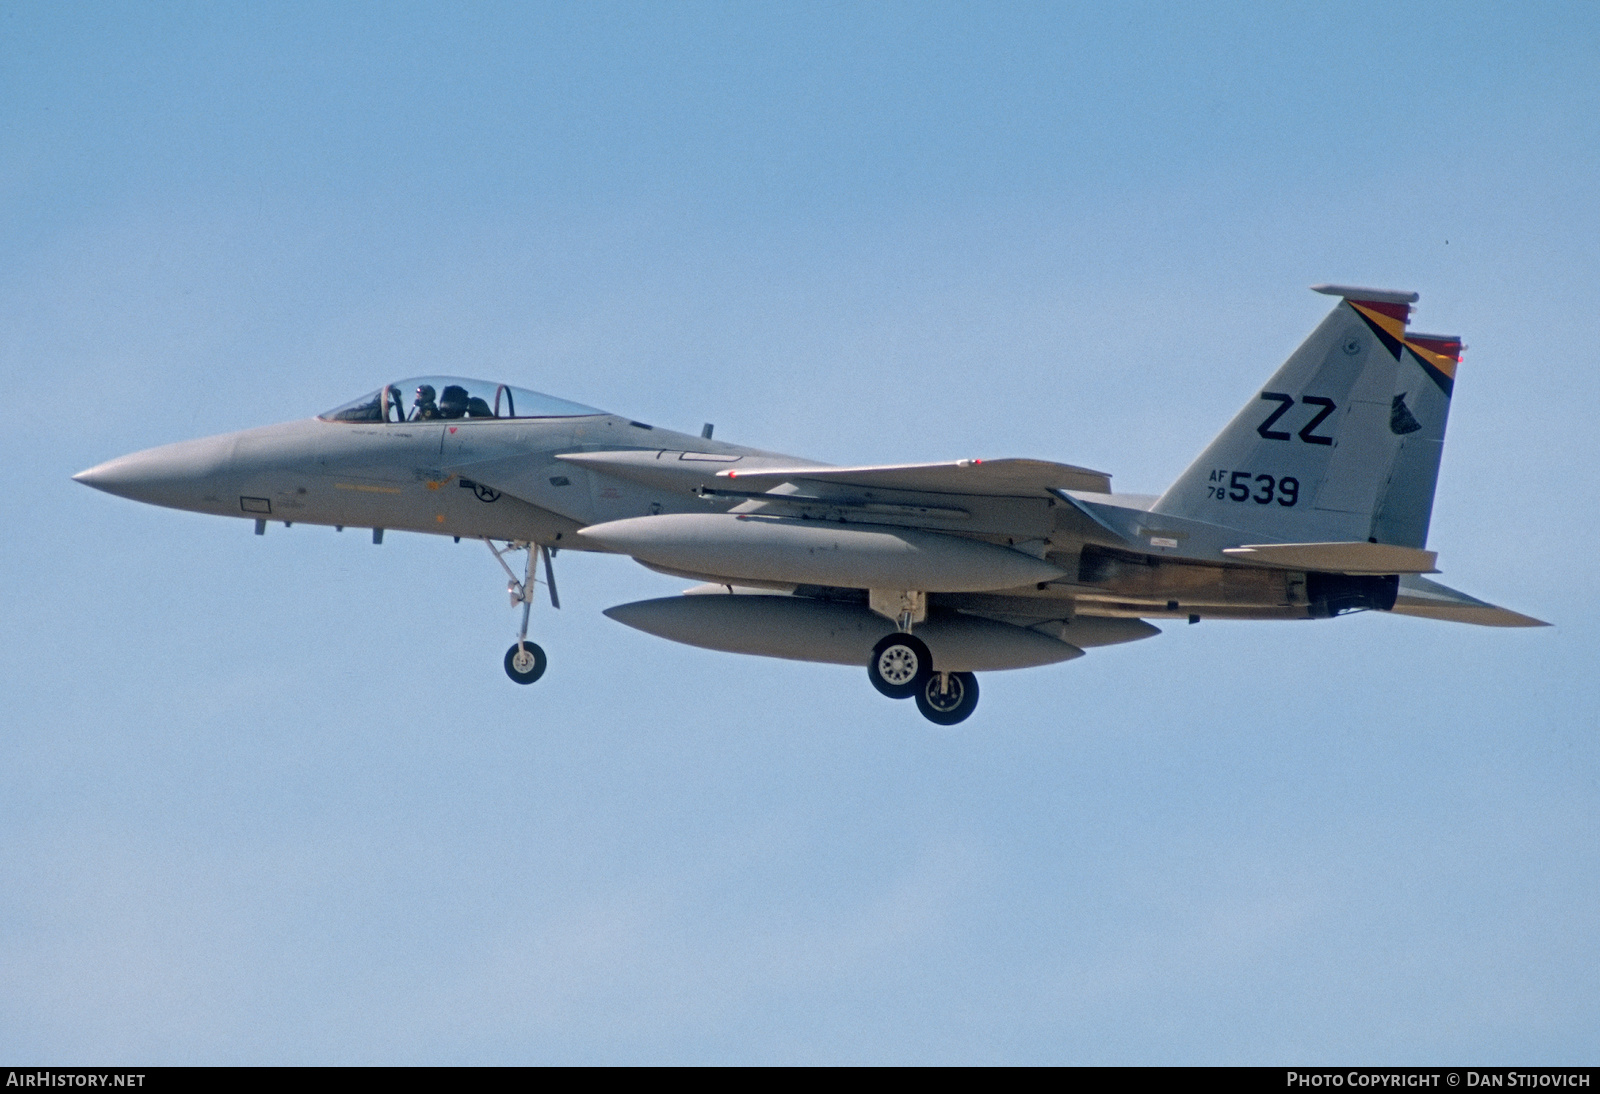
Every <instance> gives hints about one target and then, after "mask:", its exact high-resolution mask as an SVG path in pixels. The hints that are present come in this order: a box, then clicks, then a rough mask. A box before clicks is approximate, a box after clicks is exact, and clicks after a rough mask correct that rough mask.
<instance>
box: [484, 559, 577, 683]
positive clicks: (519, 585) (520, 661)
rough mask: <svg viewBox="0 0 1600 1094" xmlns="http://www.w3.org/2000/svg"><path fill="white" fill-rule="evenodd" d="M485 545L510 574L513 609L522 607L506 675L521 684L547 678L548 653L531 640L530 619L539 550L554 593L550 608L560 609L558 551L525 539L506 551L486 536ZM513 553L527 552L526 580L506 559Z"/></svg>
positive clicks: (551, 594)
mask: <svg viewBox="0 0 1600 1094" xmlns="http://www.w3.org/2000/svg"><path fill="white" fill-rule="evenodd" d="M483 542H484V543H485V544H487V545H488V548H489V550H490V551H491V552H493V554H494V558H495V561H496V562H498V563H500V568H501V569H502V570H504V571H505V572H506V576H507V577H508V578H510V579H511V580H510V581H509V582H507V584H506V592H507V593H508V594H509V595H510V597H511V606H512V607H513V608H515V607H516V606H517V605H518V604H521V605H522V627H521V629H520V630H518V631H517V641H516V644H515V645H513V646H512V647H511V648H510V649H509V650H507V651H506V662H505V664H506V675H507V676H509V677H511V679H513V680H515V681H516V682H517V683H519V684H531V683H533V682H534V681H535V680H537V679H539V677H541V676H543V675H544V670H545V666H546V664H547V660H546V658H545V655H544V650H542V649H540V648H539V645H538V643H536V642H529V641H528V618H529V616H530V615H531V614H532V612H533V587H534V585H536V584H538V579H537V578H535V577H534V570H535V567H536V563H535V561H534V560H535V557H536V556H535V554H534V548H535V546H537V547H538V556H537V557H540V558H543V559H544V584H545V587H546V588H547V589H549V590H550V606H551V607H552V608H556V609H558V610H559V609H560V607H561V597H560V596H559V595H558V594H557V593H556V572H555V567H554V565H553V564H552V563H551V561H550V558H551V555H553V554H554V553H555V552H554V551H552V550H550V548H548V547H545V546H544V545H543V544H537V545H536V544H533V543H529V542H527V541H525V540H513V541H510V542H508V543H507V544H506V545H505V548H504V549H501V548H499V547H496V546H495V545H494V541H493V540H491V539H489V537H487V536H485V537H484V539H483ZM513 551H527V552H528V563H527V566H526V567H525V568H524V570H523V575H522V580H521V581H518V580H517V572H516V571H515V570H513V569H512V568H511V566H510V564H509V563H507V562H506V558H505V556H506V555H508V554H510V553H511V552H513Z"/></svg>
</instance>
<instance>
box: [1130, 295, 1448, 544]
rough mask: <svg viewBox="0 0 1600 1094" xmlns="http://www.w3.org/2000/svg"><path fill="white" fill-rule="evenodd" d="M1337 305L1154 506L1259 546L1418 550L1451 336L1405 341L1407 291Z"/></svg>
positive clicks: (1444, 406) (1423, 538) (1441, 420)
mask: <svg viewBox="0 0 1600 1094" xmlns="http://www.w3.org/2000/svg"><path fill="white" fill-rule="evenodd" d="M1314 289H1315V291H1317V292H1320V293H1326V294H1328V295H1330V296H1338V297H1340V298H1341V300H1340V302H1339V304H1338V306H1336V307H1335V308H1334V309H1333V311H1332V312H1331V313H1330V314H1329V315H1328V317H1327V318H1326V319H1324V320H1323V321H1322V323H1321V324H1320V325H1319V326H1318V327H1317V329H1316V330H1315V331H1313V332H1312V333H1311V336H1310V337H1309V338H1307V339H1306V340H1305V342H1303V343H1302V344H1301V346H1300V348H1299V349H1297V350H1295V351H1294V353H1292V354H1291V355H1290V356H1289V359H1288V360H1287V361H1285V362H1284V363H1283V366H1282V367H1281V368H1279V369H1278V371H1277V372H1275V373H1274V374H1273V376H1272V379H1270V380H1268V381H1267V384H1266V386H1265V387H1263V388H1262V389H1261V391H1260V392H1258V393H1257V395H1256V397H1255V398H1254V399H1252V400H1251V401H1250V402H1249V403H1247V404H1246V405H1245V407H1244V409H1243V410H1241V411H1240V412H1239V413H1238V415H1237V416H1236V417H1235V418H1234V419H1233V421H1232V422H1230V423H1229V424H1228V427H1227V428H1226V429H1224V430H1223V431H1222V432H1221V433H1220V434H1218V436H1217V438H1216V440H1214V441H1212V442H1211V444H1210V445H1209V446H1208V447H1207V448H1206V450H1205V451H1204V452H1203V453H1201V455H1200V458H1199V459H1197V460H1196V461H1195V462H1194V463H1193V464H1191V465H1190V467H1189V469H1188V470H1187V471H1185V472H1184V473H1183V474H1182V475H1180V476H1179V477H1178V480H1177V481H1176V482H1174V483H1173V484H1172V486H1171V487H1169V488H1168V489H1167V492H1166V493H1165V494H1163V495H1162V496H1161V499H1160V500H1159V501H1158V502H1156V504H1155V506H1154V508H1153V510H1152V511H1153V512H1157V513H1171V514H1173V515H1175V516H1184V517H1193V518H1195V519H1198V520H1205V521H1209V522H1211V523H1213V524H1224V525H1228V526H1229V527H1233V528H1239V529H1241V530H1244V531H1247V532H1249V533H1251V534H1253V535H1260V536H1262V537H1263V538H1265V539H1275V540H1280V541H1286V542H1329V541H1354V540H1367V539H1371V540H1374V541H1375V542H1378V543H1392V544H1396V545H1399V546H1404V547H1422V546H1425V545H1426V543H1427V539H1428V521H1429V518H1430V517H1431V515H1432V512H1433V493H1434V486H1435V484H1436V483H1437V481H1438V475H1439V457H1440V454H1441V452H1442V450H1443V446H1444V430H1445V423H1446V420H1447V419H1448V418H1449V415H1450V396H1451V393H1452V391H1453V389H1454V386H1455V373H1456V365H1457V364H1458V363H1459V362H1460V360H1461V351H1462V349H1463V348H1464V347H1463V346H1462V345H1461V339H1459V338H1456V337H1453V336H1446V335H1431V334H1417V335H1412V334H1408V333H1407V330H1406V327H1407V324H1408V323H1409V321H1410V318H1411V305H1412V303H1414V302H1415V301H1416V299H1417V294H1416V293H1403V292H1388V291H1384V290H1380V289H1355V288H1348V287H1345V286H1341V285H1316V286H1314Z"/></svg>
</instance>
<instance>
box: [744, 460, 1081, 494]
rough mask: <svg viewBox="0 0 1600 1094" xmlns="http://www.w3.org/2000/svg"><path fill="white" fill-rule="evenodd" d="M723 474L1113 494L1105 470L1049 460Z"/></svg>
mask: <svg viewBox="0 0 1600 1094" xmlns="http://www.w3.org/2000/svg"><path fill="white" fill-rule="evenodd" d="M717 477H718V478H724V479H737V480H738V481H739V482H741V483H745V484H748V485H750V486H752V487H772V486H778V485H780V484H782V483H785V482H797V481H802V480H804V481H812V482H824V483H830V484H834V485H838V486H854V487H858V488H860V489H864V490H871V489H879V490H905V491H910V492H914V493H921V494H976V495H979V496H987V497H1020V498H1025V497H1037V496H1039V495H1042V494H1046V493H1048V492H1049V491H1051V490H1053V489H1059V490H1084V491H1088V492H1091V493H1096V494H1109V493H1111V476H1110V475H1108V474H1106V473H1105V472H1104V471H1093V470H1090V469H1089V468H1087V467H1075V466H1073V465H1072V464H1068V463H1051V462H1050V461H1049V460H1019V459H1002V460H956V461H954V462H952V463H897V464H878V465H874V466H869V467H815V466H813V467H793V466H791V467H774V468H765V467H763V468H753V469H751V470H744V469H742V468H727V469H723V470H720V471H719V472H718V473H717Z"/></svg>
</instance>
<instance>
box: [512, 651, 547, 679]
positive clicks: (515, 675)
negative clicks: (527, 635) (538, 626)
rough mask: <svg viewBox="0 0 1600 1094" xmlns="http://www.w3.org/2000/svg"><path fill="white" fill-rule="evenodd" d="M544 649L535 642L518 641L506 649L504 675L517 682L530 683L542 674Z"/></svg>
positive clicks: (544, 661) (544, 662) (544, 663)
mask: <svg viewBox="0 0 1600 1094" xmlns="http://www.w3.org/2000/svg"><path fill="white" fill-rule="evenodd" d="M546 664H547V662H546V660H545V656H544V650H542V649H540V648H539V645H538V643H536V642H518V643H517V644H516V645H514V646H512V647H511V648H510V649H509V650H506V675H507V676H509V677H511V679H513V680H515V681H516V682H517V683H519V684H531V683H533V682H534V681H535V680H537V679H539V677H541V676H543V675H544V670H545V665H546Z"/></svg>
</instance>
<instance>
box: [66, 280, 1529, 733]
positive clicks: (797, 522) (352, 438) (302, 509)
mask: <svg viewBox="0 0 1600 1094" xmlns="http://www.w3.org/2000/svg"><path fill="white" fill-rule="evenodd" d="M1316 291H1317V292H1321V293H1326V294H1328V295H1330V296H1336V297H1339V298H1340V301H1339V304H1338V305H1337V306H1336V307H1335V308H1334V309H1333V311H1332V313H1331V314H1329V315H1328V317H1327V318H1326V319H1324V320H1323V321H1322V324H1321V325H1320V326H1318V327H1317V329H1316V330H1315V331H1313V332H1312V334H1311V336H1310V337H1309V338H1308V339H1306V341H1305V343H1304V344H1302V345H1301V346H1300V348H1299V349H1297V350H1296V351H1295V352H1294V353H1293V354H1292V355H1291V356H1290V357H1289V359H1288V361H1286V362H1285V363H1284V365H1283V367H1282V368H1280V369H1278V371H1277V372H1276V373H1274V374H1273V376H1272V378H1271V379H1270V380H1268V381H1267V383H1266V386H1265V387H1263V388H1262V389H1261V390H1260V391H1259V392H1257V393H1256V394H1254V395H1252V396H1251V398H1250V400H1249V401H1248V402H1247V403H1246V404H1245V406H1244V409H1243V410H1241V411H1240V412H1239V413H1238V415H1237V416H1236V417H1235V418H1234V419H1233V421H1232V422H1230V423H1229V424H1228V427H1227V428H1226V429H1224V430H1223V431H1222V433H1221V434H1220V435H1219V436H1218V437H1217V439H1216V440H1214V441H1212V442H1211V445H1210V446H1209V447H1208V448H1207V449H1206V450H1205V451H1204V452H1202V453H1201V454H1200V457H1199V459H1197V460H1195V462H1194V463H1193V464H1192V465H1191V466H1190V467H1189V469H1188V470H1187V471H1185V472H1184V473H1183V474H1182V475H1180V476H1179V477H1178V480H1177V481H1176V482H1174V483H1173V484H1172V485H1171V486H1170V487H1168V489H1167V491H1166V493H1164V494H1162V495H1161V496H1160V497H1147V496H1141V495H1132V494H1114V493H1112V490H1111V480H1110V477H1109V476H1108V475H1106V474H1104V473H1102V472H1099V471H1091V470H1088V469H1087V468H1083V467H1073V466H1071V465H1068V464H1060V463H1050V462H1047V461H1044V460H1027V459H998V460H978V459H970V460H958V461H955V462H952V463H933V464H889V465H884V466H873V467H833V466H830V465H827V464H821V463H813V462H811V461H808V460H802V459H796V458H793V457H790V456H783V455H778V454H775V453H772V452H764V451H761V450H759V449H754V448H743V447H740V446H738V445H732V444H725V443H723V442H721V441H714V440H712V439H711V427H710V426H707V427H706V428H705V430H704V431H703V432H702V434H701V435H700V436H698V437H695V436H691V435H688V434H683V433H674V432H671V431H670V430H666V429H657V428H654V427H651V426H648V425H645V424H644V423H642V422H636V421H630V420H629V419H627V418H622V417H618V416H617V415H614V414H609V413H607V412H605V411H603V410H595V409H594V408H592V407H587V406H580V405H578V404H576V403H570V402H566V401H565V400H562V399H557V398H553V397H551V396H549V395H541V394H539V393H537V392H533V391H524V390H522V389H520V388H514V387H509V386H507V385H505V384H497V383H485V382H481V381H477V380H467V379H459V378H454V377H444V376H440V377H422V378H417V379H411V380H403V381H400V382H398V383H393V384H388V385H386V386H384V387H382V388H379V389H378V390H377V391H375V392H373V393H372V394H370V395H366V396H363V397H362V398H360V399H357V400H355V401H354V402H351V403H347V404H345V405H344V406H341V407H337V408H335V409H333V410H330V411H328V412H327V413H326V414H323V415H321V416H320V417H317V418H313V419H311V420H309V421H299V422H290V423H288V424H285V425H275V426H267V427H264V428H260V429H249V430H245V431H244V432H242V433H229V434H225V435H223V436H219V437H209V438H206V439H204V440H197V441H186V442H183V443H180V444H171V445H166V446H164V447H161V448H153V449H149V450H148V451H144V452H137V453H134V454H132V455H129V456H123V457H121V458H119V459H114V460H111V461H109V462H107V463H103V464H101V465H100V466H98V467H94V468H90V469H89V470H88V471H84V472H81V473H80V474H78V475H77V476H75V478H76V479H77V481H79V482H81V483H85V484H87V485H89V486H93V487H95V488H96V489H99V490H104V491H107V492H109V493H112V494H120V495H122V496H123V497H127V498H133V499H135V500H138V501H145V502H150V503H153V504H156V505H166V506H171V507H173V508H178V509H190V510H194V511H196V512H202V513H215V514H217V515H219V516H235V517H238V516H242V517H244V518H246V519H253V520H254V521H255V522H256V532H257V533H258V534H259V533H261V532H263V531H264V530H265V528H266V523H267V520H268V518H271V519H274V520H281V521H283V522H284V523H285V524H286V525H287V524H290V523H293V522H296V521H298V522H302V523H306V524H331V525H334V526H335V527H337V528H342V527H344V526H345V525H351V526H359V527H366V528H371V529H372V537H373V542H375V543H381V542H382V539H383V532H384V530H385V529H404V530H406V531H413V532H432V533H435V534H440V535H449V536H454V537H456V538H457V539H460V538H462V537H471V538H474V539H481V540H483V541H484V542H485V543H486V544H488V546H489V549H490V550H492V551H493V552H494V553H495V557H496V558H497V559H498V560H499V561H500V565H501V566H502V567H503V568H505V570H506V572H507V574H508V575H509V577H510V579H511V581H510V586H509V588H510V593H511V600H512V604H513V605H517V604H520V605H521V606H522V628H521V632H520V633H519V634H518V637H517V641H516V644H515V645H513V646H512V647H511V649H510V650H508V651H507V652H506V658H505V668H506V672H507V674H509V675H510V677H511V679H513V680H515V681H517V682H518V683H521V684H530V683H532V682H533V681H535V680H537V679H538V678H539V677H540V676H541V675H542V674H543V673H544V669H545V655H544V651H543V650H541V649H540V648H539V647H538V646H537V645H535V644H534V643H533V642H530V641H528V637H527V635H528V615H529V609H530V608H531V607H532V605H533V599H534V596H533V586H534V584H535V573H536V565H535V562H536V559H538V560H542V561H543V566H544V573H545V583H546V585H547V587H548V589H549V593H550V601H551V603H552V605H554V606H556V607H560V602H559V600H558V598H557V595H556V587H555V575H554V572H553V568H552V565H551V558H552V556H553V555H554V554H555V553H556V552H557V551H558V550H577V551H609V552H614V553H618V554H624V555H630V556H632V557H633V558H635V559H637V560H638V561H639V562H641V563H643V564H644V565H645V566H648V567H650V568H651V569H653V570H658V571H661V572H662V573H666V574H671V575H674V576H677V577H683V578H688V579H691V580H696V581H702V582H705V583H706V584H703V585H700V586H698V587H696V588H692V589H690V590H688V592H687V593H686V594H684V595H682V596H672V597H666V598H664V599H660V600H645V601H640V602H638V603H634V604H622V605H619V606H617V607H615V608H611V609H609V610H608V611H607V612H606V614H607V615H608V616H610V617H611V618H612V619H615V620H617V621H618V622H621V623H625V624H627V625H628V626H630V627H635V628H637V629H639V630H642V631H646V632H648V633H650V634H654V635H659V636H661V637H663V638H670V639H672V640H673V641H676V642H685V643H688V644H689V645H693V646H703V647H706V648H708V649H714V650H727V651H730V652H735V653H753V654H761V655H763V656H766V657H786V658H791V659H794V660H801V661H825V662H833V663H837V664H845V665H858V666H859V665H865V666H866V669H867V675H868V678H869V679H870V680H871V681H872V684H873V686H874V687H876V688H877V689H878V690H879V691H880V692H882V693H883V694H884V695H887V696H889V697H890V698H894V699H906V698H914V699H915V700H916V703H917V707H918V709H919V710H921V712H922V713H923V714H924V715H925V716H926V717H928V718H929V719H931V720H932V721H934V722H938V723H941V724H944V725H951V724H954V723H956V722H959V721H961V720H962V719H964V718H966V717H967V716H968V715H969V714H970V713H971V712H972V710H973V708H974V707H975V706H976V705H977V701H978V682H977V678H976V677H975V676H974V675H973V674H974V673H976V672H982V671H985V670H995V669H1016V668H1025V667H1028V666H1033V665H1046V664H1050V663H1052V662H1056V661H1067V660H1070V659H1072V658H1074V657H1081V656H1083V652H1084V650H1086V649H1089V648H1091V647H1093V646H1105V645H1111V644H1114V643H1118V642H1130V641H1133V640H1134V639H1138V638H1148V637H1150V636H1151V635H1154V634H1158V633H1160V632H1159V631H1158V630H1157V629H1156V628H1155V627H1154V626H1152V625H1151V624H1150V623H1148V622H1146V620H1148V619H1153V618H1179V619H1182V618H1187V619H1188V620H1189V621H1190V622H1191V623H1193V622H1196V621H1198V620H1200V619H1327V618H1330V617H1333V616H1337V615H1342V614H1344V613H1346V612H1353V611H1362V610H1371V609H1375V610H1378V611H1392V612H1398V613H1402V614H1406V615H1419V616H1425V617H1428V618H1431V619H1446V620H1455V621H1457V622H1462V623H1478V624H1482V625H1486V626H1499V627H1525V626H1541V625H1543V624H1541V623H1540V621H1539V620H1536V619H1531V618H1529V617H1527V616H1525V615H1519V614H1517V613H1516V612H1512V611H1508V610H1506V609H1504V608H1499V607H1495V606H1494V605H1492V604H1486V603H1484V602H1483V601H1481V600H1476V599H1474V598H1472V597H1470V596H1467V595H1465V594H1463V593H1459V592H1456V591H1455V590H1453V589H1449V588H1446V587H1445V586H1443V585H1440V584H1438V583H1436V582H1433V581H1430V580H1428V579H1427V578H1426V577H1423V576H1422V575H1423V574H1428V573H1435V572H1437V571H1436V570H1435V569H1434V560H1435V554H1434V552H1432V551H1429V550H1425V549H1424V548H1425V547H1426V545H1427V538H1428V520H1429V516H1430V514H1431V512H1432V509H1433V494H1434V484H1435V482H1436V480H1437V478H1438V472H1439V456H1440V452H1441V449H1442V447H1443V444H1444V430H1445V419H1446V417H1447V416H1448V415H1449V412H1450V396H1451V391H1452V389H1453V387H1454V384H1455V374H1456V365H1457V363H1458V362H1459V361H1460V358H1461V350H1462V345H1461V340H1460V339H1459V338H1456V337H1453V336H1444V335H1431V334H1416V333H1412V332H1410V331H1409V330H1408V329H1407V323H1408V321H1409V319H1410V314H1411V307H1410V305H1411V304H1412V303H1413V302H1415V301H1416V299H1417V294H1416V293H1402V292H1387V291H1380V290H1375V289H1356V288H1348V287H1344V286H1339V285H1318V286H1316ZM496 541H498V542H499V543H500V544H502V545H503V546H496ZM516 550H525V551H526V552H527V559H526V565H525V566H524V567H522V568H521V571H520V576H519V573H518V571H516V570H513V569H512V568H511V566H510V565H509V563H508V562H507V556H508V555H511V554H512V552H514V551H516Z"/></svg>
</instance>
